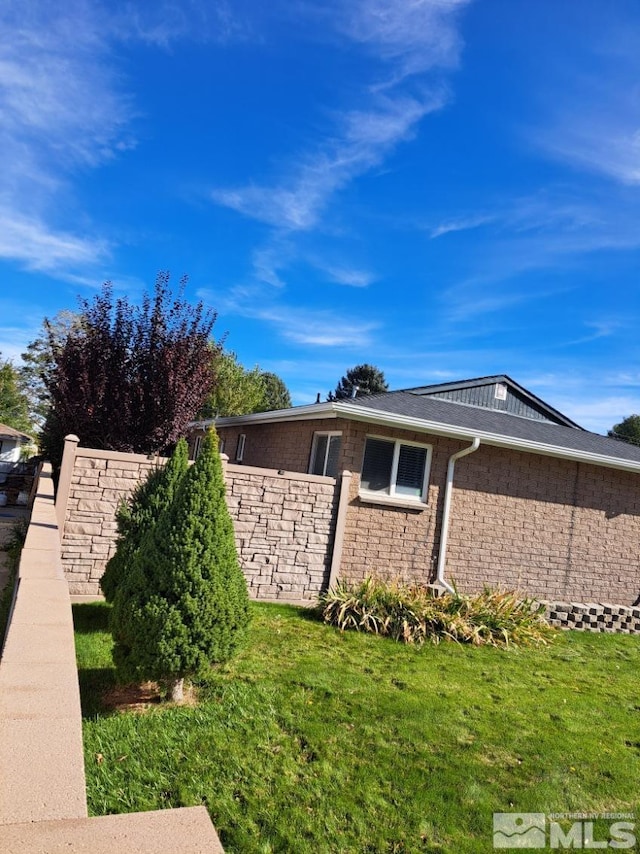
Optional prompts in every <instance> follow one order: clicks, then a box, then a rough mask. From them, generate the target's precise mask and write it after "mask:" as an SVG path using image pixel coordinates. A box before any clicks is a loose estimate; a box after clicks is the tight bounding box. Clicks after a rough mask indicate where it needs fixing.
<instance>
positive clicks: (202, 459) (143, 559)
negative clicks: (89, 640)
mask: <svg viewBox="0 0 640 854" xmlns="http://www.w3.org/2000/svg"><path fill="white" fill-rule="evenodd" d="M224 493H225V486H224V479H223V475H222V466H221V463H220V455H219V453H218V439H217V436H216V434H215V432H214V431H210V432H209V433H208V434H207V436H206V438H205V441H204V442H203V446H202V450H201V452H200V455H199V457H198V459H197V461H196V463H195V464H194V465H193V466H192V467H191V468H190V469H189V471H188V472H187V473H186V474H185V476H184V477H183V478H182V481H181V484H180V487H179V489H178V491H177V494H176V496H175V498H174V501H173V503H172V505H171V506H170V507H169V508H168V509H167V510H165V511H164V512H163V513H161V515H160V517H159V518H158V521H157V523H156V525H155V526H154V527H153V528H152V529H151V530H150V531H148V533H147V534H146V535H145V537H144V538H143V541H142V544H141V546H140V548H139V549H138V550H137V553H136V557H135V560H134V562H133V566H132V569H131V572H129V573H128V574H127V576H126V578H123V579H122V580H121V583H120V584H119V586H118V589H117V592H116V594H115V599H114V605H113V613H112V630H113V636H114V641H115V647H114V653H113V655H114V661H115V664H116V668H117V670H118V673H119V676H120V678H121V679H124V680H129V681H135V680H138V681H142V680H145V679H153V680H157V681H159V682H161V683H163V684H165V685H166V686H167V688H168V690H169V693H170V695H171V697H172V699H174V700H180V699H181V698H182V690H183V683H184V679H185V678H193V677H195V676H197V675H198V674H199V673H201V672H202V671H203V670H204V669H205V668H206V667H207V666H208V665H210V664H213V663H218V662H222V661H226V660H227V659H228V658H230V657H231V656H232V655H233V653H234V652H235V651H236V649H237V647H238V646H239V644H240V643H241V642H242V640H243V638H244V636H245V633H246V629H247V626H248V622H249V607H248V606H249V599H248V595H247V585H246V582H245V579H244V576H243V574H242V571H241V569H240V566H239V563H238V556H237V553H236V547H235V540H234V534H233V524H232V521H231V516H230V515H229V511H228V509H227V506H226V502H225V497H224Z"/></svg>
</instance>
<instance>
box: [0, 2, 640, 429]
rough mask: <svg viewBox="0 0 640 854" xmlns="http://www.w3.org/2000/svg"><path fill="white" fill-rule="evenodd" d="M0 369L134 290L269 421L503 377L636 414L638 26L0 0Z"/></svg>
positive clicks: (623, 16) (588, 16)
mask: <svg viewBox="0 0 640 854" xmlns="http://www.w3.org/2000/svg"><path fill="white" fill-rule="evenodd" d="M0 28H1V31H2V32H1V38H0V146H1V148H0V150H1V151H2V152H3V157H2V161H3V168H2V169H1V170H0V276H1V281H2V287H1V288H0V352H2V354H3V356H4V357H11V358H14V359H17V358H18V356H19V353H20V352H21V350H22V349H23V348H24V346H25V344H26V343H27V342H28V341H29V340H31V339H32V338H33V337H34V336H35V335H36V334H37V331H38V329H39V327H40V324H41V321H42V318H43V317H44V316H45V315H48V316H51V315H53V314H55V312H56V311H58V310H60V309H63V308H71V309H73V308H75V307H76V306H77V299H76V297H77V296H78V295H81V296H84V297H87V296H91V294H92V293H95V291H96V288H98V287H99V286H100V284H101V283H102V282H103V281H105V280H106V279H110V280H112V281H113V283H114V286H115V287H116V289H117V290H118V292H122V293H127V294H128V295H129V296H130V297H131V298H132V299H133V300H137V299H138V298H139V296H140V294H141V293H142V291H143V289H144V288H145V287H146V288H149V287H151V286H152V285H153V281H154V278H155V274H156V272H157V271H158V270H165V269H168V270H171V272H172V274H173V276H174V280H175V282H176V284H177V281H178V279H179V278H180V276H181V275H182V274H188V275H189V277H190V284H189V288H188V296H189V297H190V298H192V299H193V300H195V299H197V298H202V299H203V300H204V301H205V302H206V303H207V304H208V305H211V306H213V307H214V308H215V309H216V310H217V311H218V321H217V323H216V333H217V335H218V336H221V335H223V334H224V333H226V334H227V338H226V345H227V347H228V348H230V349H233V350H235V351H236V352H237V354H238V357H239V358H240V360H241V361H242V362H243V363H244V364H245V365H247V366H248V367H250V366H253V365H254V364H256V363H259V364H260V366H261V367H262V368H263V369H264V370H272V371H275V372H277V373H278V374H280V376H282V377H283V379H284V380H285V381H286V383H287V384H288V386H289V388H290V389H291V392H292V395H293V398H294V402H295V403H308V402H312V401H313V400H315V395H316V393H317V392H318V391H320V392H322V394H323V396H324V395H325V394H326V392H327V391H328V390H329V389H331V388H334V387H335V385H336V383H337V381H338V380H339V378H340V376H341V375H342V374H343V373H344V371H345V370H346V369H347V368H348V367H351V366H353V365H354V364H357V363H359V362H372V363H373V364H375V365H377V366H378V367H380V368H382V369H383V370H384V372H385V375H386V377H387V379H388V381H389V382H390V385H391V387H392V388H402V387H408V386H412V385H420V384H424V383H427V382H438V381H447V380H451V379H462V378H468V377H473V376H482V375H486V374H493V373H508V374H510V375H511V376H512V377H513V378H514V379H516V380H517V381H518V382H520V383H521V384H523V385H524V386H526V387H527V388H529V389H531V390H532V391H533V392H534V393H536V394H538V395H539V396H541V397H542V398H543V399H545V400H547V401H548V402H549V403H551V404H552V405H553V406H555V407H557V408H558V409H560V410H561V411H564V412H566V413H567V414H568V415H569V416H570V417H571V418H573V419H575V420H576V421H577V422H578V423H580V424H582V425H584V426H585V427H587V428H589V429H592V430H596V431H602V432H604V431H606V430H607V429H608V428H609V427H610V426H612V425H613V424H614V423H615V422H617V421H619V420H620V419H621V418H622V417H624V416H626V415H629V414H631V413H634V412H635V413H638V412H640V361H639V358H638V357H639V351H640V343H639V342H640V336H639V335H638V328H639V324H638V320H639V314H640V288H639V285H640V282H639V272H640V49H639V48H638V45H640V5H639V4H638V3H637V0H634V2H627V0H616V2H615V3H611V2H605V0H602V1H601V2H593V1H592V0H475V2H472V0H412V2H403V0H354V2H347V0H342V2H332V0H322V2H313V0H297V1H296V2H291V0H286V2H285V0H271V2H269V3H262V2H261V3H258V2H256V1H255V0H234V2H232V3H231V2H230V3H226V2H215V0H182V2H165V0H155V2H151V0H149V2H135V0H134V2H128V3H115V2H111V3H109V2H103V3H99V2H95V0H62V2H60V3H51V2H49V0H44V2H34V0H4V2H3V3H2V6H1V7H0Z"/></svg>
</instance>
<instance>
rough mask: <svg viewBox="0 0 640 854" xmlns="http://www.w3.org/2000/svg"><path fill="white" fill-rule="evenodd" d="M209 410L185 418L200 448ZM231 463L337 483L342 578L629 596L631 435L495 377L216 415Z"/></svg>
mask: <svg viewBox="0 0 640 854" xmlns="http://www.w3.org/2000/svg"><path fill="white" fill-rule="evenodd" d="M210 424H211V422H198V423H197V424H194V425H192V429H191V432H190V443H191V449H192V453H193V454H196V453H197V449H198V446H199V442H200V438H199V437H201V436H202V435H203V434H204V430H205V429H206V428H207V427H208V426H209V425H210ZM216 428H217V430H218V433H219V436H220V439H221V446H222V448H221V449H222V450H223V451H224V452H225V453H226V454H227V455H228V457H229V460H230V462H233V463H242V464H243V465H246V466H259V467H264V468H271V469H279V470H286V471H291V472H309V473H312V474H322V475H330V476H333V477H337V478H340V477H341V476H342V475H343V473H344V472H345V471H347V472H351V473H352V476H351V478H350V479H348V484H349V485H348V489H349V495H348V509H347V513H346V517H345V521H344V526H343V530H342V531H340V532H339V534H338V533H337V534H336V536H338V535H339V536H340V537H341V539H342V543H341V545H342V552H341V554H342V557H341V563H340V573H339V574H340V577H341V578H343V579H351V580H356V579H360V578H363V577H365V576H367V575H369V574H373V575H377V576H384V577H401V578H404V579H405V580H409V581H416V582H420V583H432V584H433V583H437V584H440V585H443V586H445V587H447V586H449V585H450V584H451V583H452V582H455V584H456V585H457V587H458V588H459V589H461V590H463V591H471V590H478V589H481V588H482V587H483V586H484V585H486V584H488V585H491V586H499V587H503V588H509V589H518V590H521V591H523V592H526V593H527V594H529V595H531V596H534V597H537V598H540V599H545V600H550V601H579V602H607V603H615V604H619V605H631V604H633V603H636V602H637V601H638V599H639V597H640V447H635V446H633V445H629V444H626V443H623V442H620V441H617V440H615V439H609V438H606V437H604V436H600V435H597V434H595V433H590V432H588V431H586V430H583V429H582V428H581V427H579V426H578V425H577V424H575V423H574V422H573V421H572V420H571V419H569V418H567V417H566V416H565V415H563V414H562V413H560V412H558V411H557V410H555V409H554V408H553V407H551V406H549V405H548V404H546V403H545V402H544V401H542V400H541V399H540V398H538V397H536V395H534V394H532V393H531V392H529V391H527V390H526V389H525V388H523V387H522V386H520V385H519V384H518V383H516V382H515V381H514V380H512V379H511V378H509V377H508V376H506V375H500V376H491V377H482V378H479V379H473V380H466V381H463V382H455V383H444V384H439V385H430V386H423V387H419V388H410V389H405V390H402V391H392V392H386V393H384V394H377V395H372V396H369V397H362V398H356V399H350V400H336V401H330V402H325V403H317V404H312V405H307V406H298V407H294V408H291V409H287V410H278V411H273V412H261V413H257V414H253V415H246V416H241V417H234V418H220V419H218V420H217V421H216Z"/></svg>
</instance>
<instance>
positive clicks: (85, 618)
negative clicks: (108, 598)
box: [73, 602, 110, 635]
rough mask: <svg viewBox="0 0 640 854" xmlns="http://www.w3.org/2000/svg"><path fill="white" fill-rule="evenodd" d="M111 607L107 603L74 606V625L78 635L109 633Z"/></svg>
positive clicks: (87, 603)
mask: <svg viewBox="0 0 640 854" xmlns="http://www.w3.org/2000/svg"><path fill="white" fill-rule="evenodd" d="M109 610H110V608H109V605H107V604H106V603H105V602H86V603H84V604H83V605H74V606H73V625H74V628H75V630H76V632H78V634H82V635H89V634H93V633H94V632H108V631H109Z"/></svg>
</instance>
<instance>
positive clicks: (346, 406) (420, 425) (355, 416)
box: [189, 400, 640, 472]
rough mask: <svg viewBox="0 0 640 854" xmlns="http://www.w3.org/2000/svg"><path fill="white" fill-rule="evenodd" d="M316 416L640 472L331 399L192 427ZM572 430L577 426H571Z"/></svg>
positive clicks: (612, 461) (611, 460) (638, 464)
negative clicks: (361, 422) (476, 442)
mask: <svg viewBox="0 0 640 854" xmlns="http://www.w3.org/2000/svg"><path fill="white" fill-rule="evenodd" d="M316 418H347V419H350V420H352V421H364V422H366V423H368V424H384V425H386V426H388V427H400V428H402V429H404V430H418V431H420V432H425V433H432V434H433V435H435V436H448V437H449V438H455V439H474V438H475V437H476V436H477V437H479V438H480V439H481V441H482V444H483V445H491V446H493V447H496V448H509V449H510V450H514V451H524V452H526V453H530V454H542V455H544V456H548V457H557V458H559V459H563V460H572V461H575V462H583V463H591V465H596V466H605V467H607V468H615V469H621V470H622V471H632V472H640V461H635V460H625V459H621V458H620V457H610V456H608V455H607V454H597V453H593V452H592V451H580V450H578V449H574V448H565V447H562V446H560V445H553V444H550V443H546V442H536V441H533V440H531V439H519V438H517V437H514V436H504V435H502V434H500V433H491V432H488V431H485V430H476V429H472V428H470V427H457V426H453V425H449V424H443V423H442V422H440V421H429V420H428V419H423V418H415V417H413V416H410V415H399V414H397V413H393V412H383V411H382V410H379V409H370V408H369V407H364V406H357V405H356V404H354V403H343V402H342V401H339V400H337V401H331V402H327V403H312V404H309V405H307V406H295V407H293V408H292V409H277V410H273V411H271V412H256V413H254V414H253V415H238V416H234V417H230V418H218V419H208V420H207V421H195V422H193V423H192V424H190V425H189V426H190V427H192V428H195V429H198V428H200V429H206V428H207V427H210V426H212V425H214V424H215V425H216V426H217V427H235V426H238V425H245V424H246V425H249V424H273V423H277V422H280V421H310V420H314V419H316ZM566 429H568V430H572V429H574V428H572V427H567V428H566Z"/></svg>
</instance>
